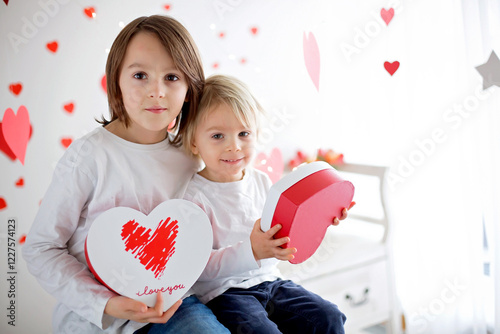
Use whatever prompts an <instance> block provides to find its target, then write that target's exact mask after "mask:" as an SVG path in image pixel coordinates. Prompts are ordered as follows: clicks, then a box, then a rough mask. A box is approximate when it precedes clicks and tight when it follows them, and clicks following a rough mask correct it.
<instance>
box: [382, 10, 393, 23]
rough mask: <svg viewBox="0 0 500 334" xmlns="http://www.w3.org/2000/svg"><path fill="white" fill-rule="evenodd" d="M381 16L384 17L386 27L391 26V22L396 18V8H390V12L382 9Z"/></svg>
mask: <svg viewBox="0 0 500 334" xmlns="http://www.w3.org/2000/svg"><path fill="white" fill-rule="evenodd" d="M380 16H381V17H382V20H384V22H385V24H386V25H389V22H391V20H392V18H393V17H394V8H389V10H385V8H382V10H381V11H380Z"/></svg>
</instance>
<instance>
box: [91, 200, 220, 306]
mask: <svg viewBox="0 0 500 334" xmlns="http://www.w3.org/2000/svg"><path fill="white" fill-rule="evenodd" d="M212 235H213V234H212V227H211V225H210V221H209V219H208V216H207V215H206V214H205V212H204V211H203V210H202V209H200V208H199V207H198V206H197V205H196V204H194V203H192V202H189V201H186V200H182V199H173V200H168V201H166V202H163V203H161V204H159V205H158V206H157V207H156V208H155V209H154V210H153V211H151V212H150V213H149V215H144V214H143V213H141V212H139V211H136V210H134V209H131V208H126V207H117V208H112V209H110V210H107V211H105V212H103V213H102V214H100V215H99V216H98V217H97V218H96V219H95V221H94V222H93V223H92V226H91V227H90V230H89V232H88V234H87V239H86V241H85V257H86V260H87V264H88V266H89V269H90V271H91V272H92V273H93V274H94V276H95V277H96V279H97V280H99V281H100V282H101V283H102V284H103V285H105V286H106V287H108V288H109V289H110V290H112V291H114V292H116V293H118V294H120V295H122V296H127V297H129V298H132V299H135V300H139V301H141V302H143V303H145V304H147V305H148V306H154V305H155V303H156V295H157V293H158V292H160V291H161V292H162V294H163V299H164V302H163V307H164V310H167V309H168V308H169V307H170V306H172V305H173V304H174V303H175V302H176V301H177V300H179V299H181V298H182V296H184V294H185V293H186V292H188V290H189V289H190V288H191V286H192V285H193V284H194V283H195V282H196V280H197V279H198V277H199V276H200V275H201V273H202V271H203V269H204V268H205V266H206V264H207V262H208V259H209V257H210V254H211V251H212Z"/></svg>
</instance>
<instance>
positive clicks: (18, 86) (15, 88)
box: [9, 82, 23, 96]
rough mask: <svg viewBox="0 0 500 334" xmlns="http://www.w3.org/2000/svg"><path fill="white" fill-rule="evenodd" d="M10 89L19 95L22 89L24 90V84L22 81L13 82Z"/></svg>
mask: <svg viewBox="0 0 500 334" xmlns="http://www.w3.org/2000/svg"><path fill="white" fill-rule="evenodd" d="M9 90H10V92H11V93H12V94H14V95H16V96H18V95H19V94H21V91H22V90H23V84H22V83H20V82H17V83H12V84H10V85H9Z"/></svg>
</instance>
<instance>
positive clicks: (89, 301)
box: [23, 127, 198, 333]
mask: <svg viewBox="0 0 500 334" xmlns="http://www.w3.org/2000/svg"><path fill="white" fill-rule="evenodd" d="M197 170H198V164H197V163H196V162H195V161H194V160H193V159H191V158H189V157H188V156H187V155H186V154H185V153H184V152H183V151H182V150H180V149H178V148H175V147H173V146H172V145H170V144H169V142H168V140H167V139H165V140H164V141H162V142H160V143H157V144H151V145H141V144H136V143H132V142H129V141H126V140H124V139H121V138H120V137H117V136H115V135H114V134H112V133H110V132H109V131H107V130H106V129H104V128H103V127H99V128H97V129H95V130H94V131H92V132H90V133H88V134H87V135H85V136H84V137H82V138H80V139H78V140H76V141H75V142H74V143H73V144H72V145H71V146H70V147H69V148H68V149H67V150H66V152H65V154H64V155H63V157H62V158H61V160H60V161H59V162H58V164H57V167H56V169H55V171H54V174H53V178H52V182H51V184H50V186H49V188H48V190H47V192H46V194H45V196H44V198H43V199H42V203H41V205H40V208H39V211H38V213H37V215H36V218H35V221H34V222H33V225H32V227H31V230H30V232H29V233H28V236H27V238H26V243H25V244H24V246H23V257H24V259H25V260H26V262H27V265H28V269H29V271H30V272H31V273H32V274H33V275H34V276H35V277H36V278H37V279H38V281H39V283H40V284H41V286H42V287H43V288H44V289H45V290H47V291H48V292H49V293H50V294H52V295H53V296H54V297H55V298H56V299H57V301H58V304H57V305H56V308H55V310H54V313H53V331H54V332H55V333H102V332H109V333H132V332H134V331H135V330H136V329H138V328H141V327H142V326H144V325H145V324H141V323H137V322H133V321H128V320H124V319H116V318H113V317H110V316H108V315H105V314H104V308H105V306H106V303H107V301H108V300H109V298H110V297H112V296H115V293H113V292H111V291H109V290H108V289H107V288H106V287H104V286H103V285H101V284H100V283H98V282H97V281H96V280H95V278H94V276H93V275H92V273H91V272H90V271H89V269H88V267H87V263H86V260H85V251H84V243H85V238H86V236H87V233H88V230H89V228H90V226H91V225H92V223H93V221H94V220H95V218H96V217H97V216H98V215H99V214H101V213H102V212H104V211H106V210H108V209H111V208H114V207H117V206H125V207H129V208H132V209H135V210H138V211H140V212H142V213H144V214H149V213H150V212H151V211H152V210H153V209H154V208H155V207H156V206H157V205H158V204H160V203H161V202H163V201H165V200H168V199H172V198H182V196H183V194H184V191H185V189H186V186H187V183H188V181H189V179H190V178H191V176H192V175H193V173H196V171H197Z"/></svg>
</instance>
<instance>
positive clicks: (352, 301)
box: [345, 288, 370, 307]
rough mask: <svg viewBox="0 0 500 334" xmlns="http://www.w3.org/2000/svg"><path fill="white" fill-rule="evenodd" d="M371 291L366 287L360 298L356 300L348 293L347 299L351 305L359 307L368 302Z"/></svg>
mask: <svg viewBox="0 0 500 334" xmlns="http://www.w3.org/2000/svg"><path fill="white" fill-rule="evenodd" d="M369 292H370V289H369V288H365V289H364V290H363V293H362V296H361V297H360V298H359V299H357V300H356V299H355V298H354V297H353V296H351V295H350V294H346V295H345V299H347V300H348V301H349V305H351V307H358V306H361V305H363V304H366V303H367V302H368V294H369Z"/></svg>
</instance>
